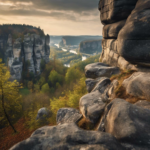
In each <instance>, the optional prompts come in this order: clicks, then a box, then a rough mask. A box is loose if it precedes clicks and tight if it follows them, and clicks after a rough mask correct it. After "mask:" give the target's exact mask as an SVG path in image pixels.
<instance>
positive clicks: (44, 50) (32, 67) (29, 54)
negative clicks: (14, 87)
mask: <svg viewBox="0 0 150 150" xmlns="http://www.w3.org/2000/svg"><path fill="white" fill-rule="evenodd" d="M21 40H22V39H21V38H18V39H16V40H15V41H14V43H12V36H11V35H9V36H8V40H7V47H6V51H5V56H6V60H8V64H7V65H8V67H9V68H10V73H11V80H15V79H16V80H20V79H21V74H22V70H23V63H24V66H26V68H27V69H28V70H29V72H32V73H34V74H35V73H36V74H39V73H41V68H40V64H41V60H42V59H43V60H45V62H46V63H48V62H49V55H50V46H49V42H50V37H49V35H47V36H44V37H40V35H36V34H31V35H30V34H26V35H24V40H23V43H22V42H21Z"/></svg>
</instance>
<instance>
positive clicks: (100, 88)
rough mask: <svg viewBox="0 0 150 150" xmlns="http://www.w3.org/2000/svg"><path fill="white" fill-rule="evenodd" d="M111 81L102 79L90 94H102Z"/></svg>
mask: <svg viewBox="0 0 150 150" xmlns="http://www.w3.org/2000/svg"><path fill="white" fill-rule="evenodd" d="M110 83H111V81H110V79H109V78H106V77H103V78H101V80H100V81H99V82H98V83H97V84H96V86H95V87H94V89H93V90H92V92H94V91H96V90H98V91H99V92H100V93H104V91H105V90H106V88H107V87H108V86H109V85H110Z"/></svg>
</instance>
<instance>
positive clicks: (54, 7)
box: [0, 0, 102, 35]
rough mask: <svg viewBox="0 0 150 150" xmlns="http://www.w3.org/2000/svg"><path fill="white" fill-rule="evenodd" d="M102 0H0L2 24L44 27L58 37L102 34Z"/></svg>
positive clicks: (0, 20)
mask: <svg viewBox="0 0 150 150" xmlns="http://www.w3.org/2000/svg"><path fill="white" fill-rule="evenodd" d="M98 1H99V0H94V1H93V0H0V8H1V9H0V16H1V18H4V19H0V23H1V24H3V23H15V24H17V23H19V24H30V25H35V26H41V28H43V29H44V30H45V32H46V33H49V34H57V35H60V34H61V35H65V34H67V35H71V34H76V35H80V34H81V35H88V34H91V35H99V34H100V35H101V28H102V25H101V24H100V20H99V11H98V9H97V7H98Z"/></svg>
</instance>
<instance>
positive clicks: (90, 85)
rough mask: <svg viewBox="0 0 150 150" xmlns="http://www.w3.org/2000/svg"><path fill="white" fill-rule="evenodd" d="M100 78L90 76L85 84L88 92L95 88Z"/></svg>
mask: <svg viewBox="0 0 150 150" xmlns="http://www.w3.org/2000/svg"><path fill="white" fill-rule="evenodd" d="M99 80H100V78H98V79H91V78H88V79H86V80H85V84H86V89H87V91H88V93H90V92H91V91H92V90H93V88H94V87H95V85H96V83H97V82H98V81H99Z"/></svg>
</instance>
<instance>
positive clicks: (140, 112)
mask: <svg viewBox="0 0 150 150" xmlns="http://www.w3.org/2000/svg"><path fill="white" fill-rule="evenodd" d="M98 130H99V131H105V132H107V133H110V134H111V135H113V136H114V137H115V138H116V139H118V140H119V141H120V142H121V143H128V144H131V145H136V146H137V147H139V148H138V149H139V150H148V149H150V110H149V109H144V108H142V107H139V106H136V105H133V104H131V103H128V102H127V101H125V100H123V99H115V100H113V101H112V102H111V103H109V104H108V105H107V107H106V108H105V112H104V115H103V118H102V119H101V123H100V125H99V127H98ZM140 147H142V148H141V149H140ZM144 148H145V149H144Z"/></svg>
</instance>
